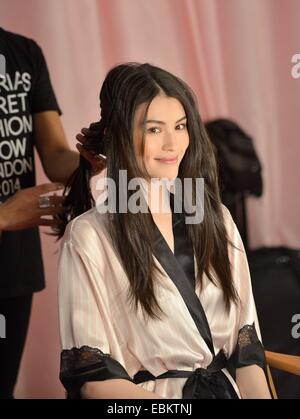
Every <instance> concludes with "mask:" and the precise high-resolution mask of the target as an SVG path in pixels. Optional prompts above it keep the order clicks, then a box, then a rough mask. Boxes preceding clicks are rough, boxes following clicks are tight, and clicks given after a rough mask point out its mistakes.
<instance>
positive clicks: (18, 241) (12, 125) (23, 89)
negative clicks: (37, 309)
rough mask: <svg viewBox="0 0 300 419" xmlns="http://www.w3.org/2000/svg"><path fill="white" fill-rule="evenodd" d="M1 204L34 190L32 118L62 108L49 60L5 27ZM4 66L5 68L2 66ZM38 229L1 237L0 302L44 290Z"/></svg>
mask: <svg viewBox="0 0 300 419" xmlns="http://www.w3.org/2000/svg"><path fill="white" fill-rule="evenodd" d="M0 54H2V55H3V56H4V57H5V61H6V72H5V75H3V74H2V75H1V74H0V205H1V203H3V202H4V201H5V200H6V199H7V198H9V197H10V196H11V195H13V194H14V193H15V192H16V191H18V190H19V189H23V188H27V187H30V186H34V185H35V165H34V154H33V148H34V136H33V115H34V114H35V113H38V112H43V111H48V110H56V111H58V112H59V113H61V112H60V109H59V107H58V104H57V101H56V98H55V95H54V92H53V89H52V86H51V82H50V78H49V74H48V69H47V65H46V62H45V58H44V56H43V53H42V50H41V49H40V47H39V46H38V45H37V44H36V42H34V41H33V40H31V39H28V38H25V37H23V36H20V35H17V34H14V33H11V32H7V31H5V30H3V29H1V28H0ZM2 64H3V63H2ZM44 286H45V284H44V272H43V264H42V257H41V246H40V238H39V231H38V228H33V229H27V230H21V231H16V232H2V235H1V238H0V298H11V297H17V296H24V295H29V294H31V293H32V292H35V291H40V290H42V289H43V288H44Z"/></svg>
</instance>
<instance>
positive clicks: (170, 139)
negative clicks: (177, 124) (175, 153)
mask: <svg viewBox="0 0 300 419" xmlns="http://www.w3.org/2000/svg"><path fill="white" fill-rule="evenodd" d="M177 146H178V145H177V139H176V135H175V134H173V133H171V132H166V133H165V135H164V139H163V145H162V149H163V150H176V149H177Z"/></svg>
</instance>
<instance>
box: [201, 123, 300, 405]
mask: <svg viewBox="0 0 300 419" xmlns="http://www.w3.org/2000/svg"><path fill="white" fill-rule="evenodd" d="M205 127H206V130H207V132H208V135H209V137H210V139H211V140H212V142H213V144H214V146H215V151H216V154H217V160H218V162H219V178H220V189H221V197H222V202H223V203H224V205H226V207H227V208H228V209H229V211H230V213H231V215H232V218H233V219H234V221H235V223H236V225H237V228H238V230H239V232H240V234H241V237H242V240H243V242H244V245H245V249H246V251H247V256H248V262H249V267H250V272H251V279H252V286H253V295H254V299H255V302H256V308H257V313H258V318H259V322H260V329H261V333H262V337H263V344H264V347H265V349H266V350H269V351H274V352H280V353H285V354H290V355H300V338H298V339H297V338H295V337H293V336H292V328H293V326H295V324H294V323H292V317H293V316H294V315H295V314H300V249H298V250H295V249H288V248H286V247H269V248H268V247H265V248H260V249H256V250H249V246H248V241H247V217H246V208H245V200H246V197H247V196H249V195H254V196H261V195H262V192H263V182H262V173H261V172H262V169H261V165H260V162H259V160H258V157H257V154H256V152H255V149H254V146H253V142H252V140H251V138H250V137H249V136H248V135H247V134H246V133H245V132H244V131H243V130H242V129H241V128H240V127H239V126H238V125H237V124H235V123H234V122H232V121H230V120H227V119H216V120H214V121H210V122H207V123H206V124H205ZM272 376H273V379H274V383H275V386H276V390H277V392H278V397H279V398H284V399H287V398H297V399H300V377H299V376H295V375H292V374H288V373H285V372H282V371H278V370H275V369H272Z"/></svg>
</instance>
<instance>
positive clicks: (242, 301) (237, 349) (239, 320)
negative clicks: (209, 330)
mask: <svg viewBox="0 0 300 419" xmlns="http://www.w3.org/2000/svg"><path fill="white" fill-rule="evenodd" d="M223 212H224V221H225V225H226V228H227V233H228V238H229V240H230V241H231V242H232V243H233V244H234V246H235V247H236V248H233V247H232V246H231V245H229V259H230V263H231V269H232V277H233V281H234V284H235V287H236V290H237V293H238V297H239V301H238V303H237V316H236V323H235V330H234V333H233V336H232V342H231V345H230V346H231V357H230V366H231V368H230V369H231V371H230V372H231V375H233V377H234V378H235V376H236V369H237V368H241V367H246V366H250V365H258V366H259V367H260V368H262V369H263V370H264V372H265V373H266V360H265V352H264V348H263V345H262V339H261V334H260V329H259V323H258V318H257V312H256V307H255V302H254V297H253V293H252V285H251V277H250V272H249V266H248V261H247V256H246V252H245V248H244V245H243V242H242V239H241V236H240V234H239V231H238V229H237V227H236V225H235V223H234V221H233V219H232V216H231V214H230V212H229V211H228V209H227V208H226V207H224V206H223Z"/></svg>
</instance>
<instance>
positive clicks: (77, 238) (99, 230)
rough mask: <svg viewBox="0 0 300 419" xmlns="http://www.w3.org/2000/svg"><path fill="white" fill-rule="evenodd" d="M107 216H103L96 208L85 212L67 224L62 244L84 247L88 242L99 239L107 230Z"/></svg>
mask: <svg viewBox="0 0 300 419" xmlns="http://www.w3.org/2000/svg"><path fill="white" fill-rule="evenodd" d="M105 219H106V214H101V213H99V212H98V211H97V208H96V207H93V208H91V209H90V210H88V211H86V212H84V213H83V214H81V215H79V216H78V217H76V218H74V219H73V220H72V221H70V222H69V223H68V224H67V227H66V230H65V233H64V236H63V238H62V242H63V243H66V242H73V243H78V244H80V245H83V246H84V244H85V243H86V241H89V242H90V241H91V240H93V238H98V237H99V236H101V235H102V234H103V233H104V230H105Z"/></svg>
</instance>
